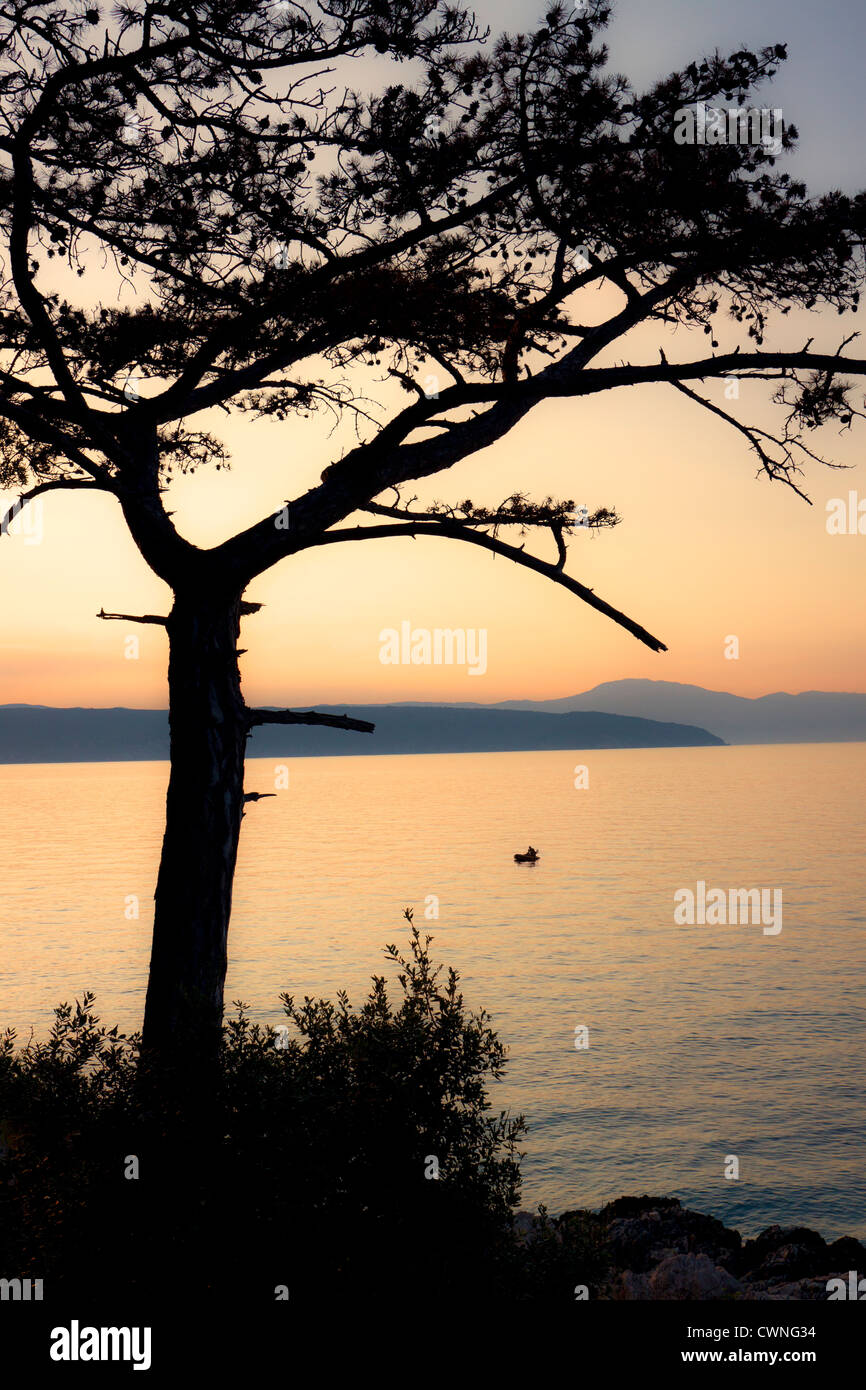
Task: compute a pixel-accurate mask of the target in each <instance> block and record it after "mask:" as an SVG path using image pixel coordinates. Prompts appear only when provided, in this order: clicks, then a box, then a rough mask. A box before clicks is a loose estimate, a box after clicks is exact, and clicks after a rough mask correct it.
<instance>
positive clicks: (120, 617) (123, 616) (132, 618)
mask: <svg viewBox="0 0 866 1390" xmlns="http://www.w3.org/2000/svg"><path fill="white" fill-rule="evenodd" d="M96 616H97V618H104V619H105V620H106V622H109V621H112V622H119V623H156V624H157V626H159V627H165V625H166V623H167V622H168V618H160V617H159V615H158V614H156V613H144V614H141V615H140V616H136V615H135V614H134V613H106V611H105V609H104V608H100V610H99V612H98V613H97V615H96Z"/></svg>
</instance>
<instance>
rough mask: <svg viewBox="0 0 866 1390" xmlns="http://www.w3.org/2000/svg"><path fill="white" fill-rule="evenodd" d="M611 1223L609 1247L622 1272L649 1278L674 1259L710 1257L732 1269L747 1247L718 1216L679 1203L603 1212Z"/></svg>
mask: <svg viewBox="0 0 866 1390" xmlns="http://www.w3.org/2000/svg"><path fill="white" fill-rule="evenodd" d="M606 1218H612V1219H609V1224H608V1227H607V1233H606V1243H607V1246H608V1249H609V1251H610V1255H611V1258H612V1260H613V1262H614V1264H615V1265H617V1266H618V1267H619V1268H620V1269H628V1270H630V1271H632V1272H633V1273H644V1272H646V1271H647V1270H649V1269H652V1268H654V1267H655V1266H656V1265H658V1264H659V1263H660V1262H661V1261H662V1260H664V1259H665V1258H666V1257H668V1256H669V1255H678V1254H679V1255H686V1254H693V1255H707V1256H708V1257H709V1258H710V1259H711V1261H712V1262H713V1263H714V1264H722V1265H724V1266H725V1267H727V1266H729V1265H730V1264H731V1262H732V1261H733V1260H734V1259H735V1258H736V1256H737V1254H738V1253H739V1250H740V1246H741V1243H742V1242H741V1239H740V1233H739V1231H731V1230H728V1228H727V1227H726V1226H723V1225H722V1223H721V1221H717V1220H716V1219H715V1217H713V1216H703V1215H701V1214H700V1213H699V1212H694V1211H686V1210H685V1209H684V1208H683V1207H682V1206H681V1204H680V1203H679V1201H678V1200H677V1199H676V1198H651V1197H641V1198H632V1199H629V1200H628V1201H627V1202H626V1201H620V1202H611V1203H610V1205H609V1206H607V1207H603V1208H602V1210H601V1212H600V1213H599V1219H600V1220H602V1221H603V1220H605V1219H606Z"/></svg>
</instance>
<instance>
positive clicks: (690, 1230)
mask: <svg viewBox="0 0 866 1390" xmlns="http://www.w3.org/2000/svg"><path fill="white" fill-rule="evenodd" d="M514 1225H515V1231H516V1232H517V1234H518V1237H519V1239H520V1240H521V1241H523V1242H524V1243H525V1244H527V1245H532V1244H533V1243H534V1242H536V1241H537V1240H539V1239H540V1238H542V1236H545V1237H546V1238H548V1239H549V1238H550V1237H551V1235H552V1236H553V1237H554V1239H556V1240H557V1241H561V1242H563V1243H564V1244H569V1245H570V1244H572V1243H574V1241H575V1240H577V1241H578V1242H579V1243H580V1244H581V1245H583V1246H587V1245H589V1246H591V1247H592V1248H593V1251H594V1252H595V1254H596V1255H597V1256H598V1258H599V1259H600V1261H601V1263H602V1264H603V1266H604V1269H605V1273H604V1276H603V1277H602V1279H601V1280H600V1281H599V1282H597V1283H596V1286H595V1287H592V1286H590V1287H589V1297H590V1298H600V1299H604V1300H612V1301H621V1300H632V1299H650V1300H659V1301H660V1300H678V1299H683V1300H685V1299H697V1300H716V1299H725V1300H730V1299H779V1300H782V1299H805V1300H811V1301H823V1302H826V1301H827V1300H828V1298H829V1296H830V1293H829V1291H828V1288H827V1285H828V1282H829V1281H830V1280H831V1279H841V1280H843V1281H844V1284H845V1288H846V1290H847V1289H848V1286H849V1274H850V1271H852V1270H853V1271H855V1272H856V1273H857V1278H858V1279H861V1278H862V1279H864V1280H866V1245H863V1244H862V1243H861V1242H860V1241H859V1240H856V1239H854V1237H852V1236H844V1237H842V1238H841V1239H839V1240H834V1241H833V1242H832V1243H828V1242H827V1241H825V1240H824V1238H823V1237H822V1236H820V1235H819V1234H818V1232H817V1231H812V1230H809V1229H808V1228H807V1227H805V1226H787V1227H783V1226H768V1227H767V1228H766V1230H764V1231H761V1233H760V1235H758V1236H756V1237H755V1238H754V1239H751V1240H743V1238H742V1237H741V1235H740V1233H739V1231H735V1230H731V1229H729V1228H728V1227H726V1226H724V1225H723V1224H722V1222H721V1221H718V1220H716V1218H715V1217H713V1216H704V1215H703V1214H701V1213H700V1212H695V1211H688V1210H687V1209H686V1208H685V1207H683V1206H682V1204H681V1203H680V1201H679V1199H678V1198H676V1197H649V1196H643V1197H620V1198H618V1199H617V1201H615V1202H610V1203H608V1205H607V1206H605V1207H602V1209H601V1211H598V1212H590V1211H572V1212H565V1213H563V1215H562V1216H559V1217H546V1216H545V1217H543V1218H541V1219H540V1218H539V1217H537V1216H533V1214H532V1213H531V1212H526V1211H520V1212H518V1213H517V1214H516V1216H515V1219H514ZM862 1293H863V1296H864V1298H866V1282H864V1286H863V1290H862ZM838 1296H840V1295H839V1294H838V1293H837V1297H838ZM843 1296H845V1297H850V1296H851V1293H850V1292H848V1293H846V1294H845V1295H843Z"/></svg>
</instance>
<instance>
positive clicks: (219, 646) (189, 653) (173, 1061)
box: [143, 592, 247, 1072]
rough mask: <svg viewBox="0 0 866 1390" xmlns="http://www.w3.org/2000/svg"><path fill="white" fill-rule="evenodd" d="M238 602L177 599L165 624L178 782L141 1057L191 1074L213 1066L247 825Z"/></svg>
mask: <svg viewBox="0 0 866 1390" xmlns="http://www.w3.org/2000/svg"><path fill="white" fill-rule="evenodd" d="M239 623H240V595H234V596H230V597H228V598H225V597H223V598H221V599H220V598H216V597H210V596H207V595H204V594H202V593H201V592H195V593H194V594H186V593H180V594H178V595H177V596H176V598H175V602H174V607H173V608H172V611H171V613H170V615H169V618H168V622H167V627H168V635H169V651H170V655H169V676H168V679H169V719H170V726H171V774H170V778H169V784H168V795H167V798H166V823H165V836H164V839H163V844H162V858H161V861H160V867H159V877H158V880H157V885H156V893H155V904H156V910H155V917H154V927H153V947H152V953H151V961H150V978H149V980H148V986H147V1000H146V1004H145V1011H144V1030H143V1047H144V1050H145V1052H146V1053H147V1054H148V1056H149V1057H151V1058H152V1059H153V1060H158V1061H159V1062H160V1063H161V1064H168V1065H169V1066H170V1067H171V1068H172V1069H177V1070H180V1071H190V1072H194V1071H196V1070H198V1069H199V1068H200V1067H201V1065H202V1064H204V1063H206V1062H207V1061H208V1060H210V1061H213V1060H214V1059H215V1058H216V1055H217V1051H218V1048H219V1042H220V1029H221V1025H222V1015H223V988H224V984H225V974H226V958H227V957H226V951H227V939H228V927H229V917H230V914H231V902H232V880H233V878H234V871H235V861H236V858H237V848H238V837H239V834H240V826H241V817H242V814H243V795H244V793H243V779H244V753H245V745H246V736H247V720H246V714H245V706H244V701H243V698H242V696H241V688H240V672H239V670H238V657H237V644H238V637H239Z"/></svg>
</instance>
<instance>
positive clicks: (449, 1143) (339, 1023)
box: [0, 910, 525, 1305]
mask: <svg viewBox="0 0 866 1390" xmlns="http://www.w3.org/2000/svg"><path fill="white" fill-rule="evenodd" d="M405 916H406V918H407V920H408V922H409V926H410V937H409V949H408V953H407V954H406V955H403V954H401V953H400V952H399V951H398V950H397V948H396V947H395V946H389V947H387V948H386V955H387V958H388V960H389V962H390V963H391V964H392V965H393V966H394V967H396V970H397V981H398V985H399V990H400V997H399V998H398V1000H397V1002H393V1001H392V998H391V996H390V995H389V992H388V987H387V985H386V981H385V977H384V976H376V977H374V979H373V981H372V987H371V989H370V992H369V996H368V997H367V999H366V1000H365V1001H364V1003H363V1005H362V1006H361V1007H360V1008H359V1009H355V1008H353V1007H352V1005H351V1004H350V1003H349V1000H348V998H347V996H346V994H345V993H342V992H341V993H340V994H339V995H338V997H337V1002H336V1003H332V1002H329V1001H327V1000H313V999H310V998H305V999H304V1001H303V1003H302V1004H297V1003H296V1002H295V1001H294V1000H293V999H292V998H290V997H289V996H287V995H284V996H282V1000H283V1006H284V1010H285V1014H286V1018H287V1024H286V1025H285V1028H284V1030H283V1031H282V1032H281V1034H277V1033H276V1031H275V1030H274V1029H271V1028H269V1027H262V1026H261V1025H259V1024H257V1023H253V1022H251V1021H250V1019H249V1016H248V1013H247V1010H246V1007H245V1006H244V1005H243V1004H237V1006H236V1008H237V1012H236V1014H235V1016H234V1017H232V1018H230V1019H229V1020H228V1021H227V1022H226V1024H225V1026H224V1029H223V1048H222V1054H221V1058H220V1065H219V1069H218V1072H217V1073H216V1074H215V1075H214V1076H213V1077H212V1078H209V1081H208V1086H207V1088H204V1087H201V1088H199V1092H198V1093H196V1091H194V1090H190V1091H188V1092H187V1093H186V1094H185V1095H183V1096H182V1097H180V1103H179V1099H178V1093H177V1092H176V1091H172V1090H171V1089H170V1088H169V1089H165V1090H162V1089H161V1088H160V1086H159V1084H158V1080H157V1078H156V1077H155V1076H154V1075H153V1074H151V1073H150V1072H149V1069H148V1067H147V1065H146V1064H145V1062H144V1060H143V1059H142V1057H141V1055H140V1038H139V1036H138V1035H133V1036H130V1037H127V1036H124V1035H123V1034H121V1033H119V1032H118V1030H117V1029H116V1028H113V1029H111V1030H107V1029H106V1028H104V1027H102V1026H101V1025H100V1023H99V1019H98V1018H97V1016H96V1015H95V1013H94V1012H93V1004H94V998H93V996H92V995H90V994H87V995H85V996H84V998H83V1000H82V1001H81V1002H80V1003H77V1004H76V1005H75V1007H74V1009H73V1008H72V1007H70V1006H69V1005H67V1004H63V1005H61V1006H60V1007H59V1008H58V1009H57V1010H56V1011H55V1023H54V1026H53V1028H52V1030H51V1033H50V1035H49V1037H48V1038H47V1039H46V1040H45V1041H42V1042H37V1041H33V1040H32V1039H31V1041H30V1042H28V1043H27V1044H26V1046H24V1047H23V1048H21V1049H20V1050H17V1051H16V1049H15V1035H14V1033H13V1032H7V1033H6V1034H5V1035H4V1037H3V1038H2V1039H0V1117H2V1128H0V1140H2V1141H3V1148H4V1150H5V1152H4V1153H3V1157H2V1158H0V1268H3V1269H4V1270H5V1271H6V1272H7V1273H10V1274H11V1273H14V1274H16V1275H18V1276H20V1277H28V1276H29V1277H31V1278H43V1279H44V1280H45V1281H46V1284H47V1285H50V1286H51V1288H52V1289H53V1291H54V1292H55V1293H61V1292H62V1291H64V1290H67V1291H69V1290H71V1289H72V1288H73V1287H74V1288H77V1289H80V1288H81V1287H82V1284H84V1285H85V1287H88V1288H90V1289H91V1290H93V1291H94V1292H97V1293H98V1292H100V1291H102V1290H107V1289H108V1288H109V1287H110V1288H111V1290H112V1291H113V1292H119V1291H120V1290H121V1289H122V1291H123V1293H124V1295H128V1296H130V1297H133V1296H134V1297H136V1298H139V1299H140V1298H142V1297H145V1296H147V1295H148V1294H153V1293H158V1294H162V1295H163V1296H164V1297H167V1298H171V1297H174V1296H177V1294H178V1293H179V1292H181V1291H182V1293H183V1296H184V1298H185V1299H186V1300H187V1301H189V1300H190V1299H193V1298H207V1297H208V1296H225V1297H230V1298H231V1299H232V1300H233V1302H235V1303H237V1301H238V1300H239V1299H240V1298H242V1297H243V1296H244V1295H246V1296H247V1297H249V1299H251V1300H252V1301H254V1302H256V1303H260V1302H261V1300H263V1299H264V1300H268V1299H271V1300H272V1299H273V1298H274V1296H275V1294H274V1291H275V1289H276V1288H277V1286H280V1285H285V1286H287V1288H288V1289H289V1294H290V1297H291V1298H292V1300H293V1301H298V1300H299V1301H301V1302H302V1303H303V1302H304V1301H305V1300H308V1299H309V1300H318V1299H320V1298H321V1297H323V1296H329V1297H333V1296H336V1297H338V1298H339V1297H345V1298H346V1299H347V1300H349V1301H351V1303H352V1304H353V1305H357V1303H358V1302H359V1301H362V1302H363V1301H367V1300H373V1301H379V1300H381V1299H382V1298H385V1297H387V1296H389V1295H394V1294H395V1293H402V1294H405V1292H406V1290H407V1289H408V1288H409V1287H410V1286H411V1288H412V1292H413V1297H414V1298H420V1299H426V1300H428V1301H430V1300H435V1299H436V1298H437V1297H438V1296H440V1295H441V1294H443V1292H445V1291H447V1293H448V1295H449V1297H451V1298H462V1297H472V1298H473V1299H474V1300H476V1301H477V1300H478V1299H483V1298H484V1297H485V1296H490V1297H498V1296H501V1295H502V1294H503V1293H504V1292H505V1291H506V1290H507V1289H509V1288H511V1287H512V1286H513V1284H514V1280H515V1268H516V1266H515V1258H516V1247H515V1243H514V1240H513V1237H512V1234H511V1227H510V1217H511V1213H512V1210H513V1208H514V1207H515V1205H516V1203H517V1200H518V1197H519V1191H520V1172H519V1162H518V1160H519V1157H520V1155H519V1153H518V1149H517V1146H518V1143H519V1141H520V1139H521V1137H522V1135H523V1134H524V1132H525V1124H524V1121H523V1118H522V1117H521V1116H519V1117H516V1118H515V1117H511V1116H510V1115H508V1114H507V1113H505V1112H501V1113H493V1112H492V1109H491V1104H490V1100H489V1098H488V1091H487V1087H488V1084H489V1083H490V1082H491V1081H495V1080H498V1079H499V1078H500V1077H501V1076H502V1075H503V1071H504V1067H505V1064H506V1056H505V1050H504V1048H503V1046H502V1044H501V1043H500V1041H499V1039H498V1037H497V1036H496V1034H495V1032H494V1031H493V1029H492V1028H491V1026H490V1020H489V1018H488V1016H487V1014H486V1013H484V1012H483V1011H481V1012H480V1013H472V1012H467V1010H466V1007H465V1005H464V1000H463V996H462V994H461V993H460V991H459V988H458V984H459V979H458V975H457V974H456V972H455V971H454V970H448V971H447V972H444V974H443V967H441V966H434V965H433V964H432V963H431V960H430V956H429V946H430V941H431V938H430V937H426V938H424V939H423V940H422V938H421V936H420V933H419V931H418V929H417V927H415V926H414V925H413V924H412V913H411V911H409V910H407V912H406V914H405ZM133 1158H134V1160H135V1161H136V1163H137V1171H138V1177H137V1178H135V1179H130V1178H128V1177H127V1176H125V1174H126V1173H128V1172H130V1171H133V1170H134V1164H133V1162H132V1160H133ZM437 1165H438V1174H439V1176H438V1179H437V1178H434V1177H432V1176H430V1175H431V1174H432V1173H433V1172H434V1171H435V1170H436V1167H437Z"/></svg>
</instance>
